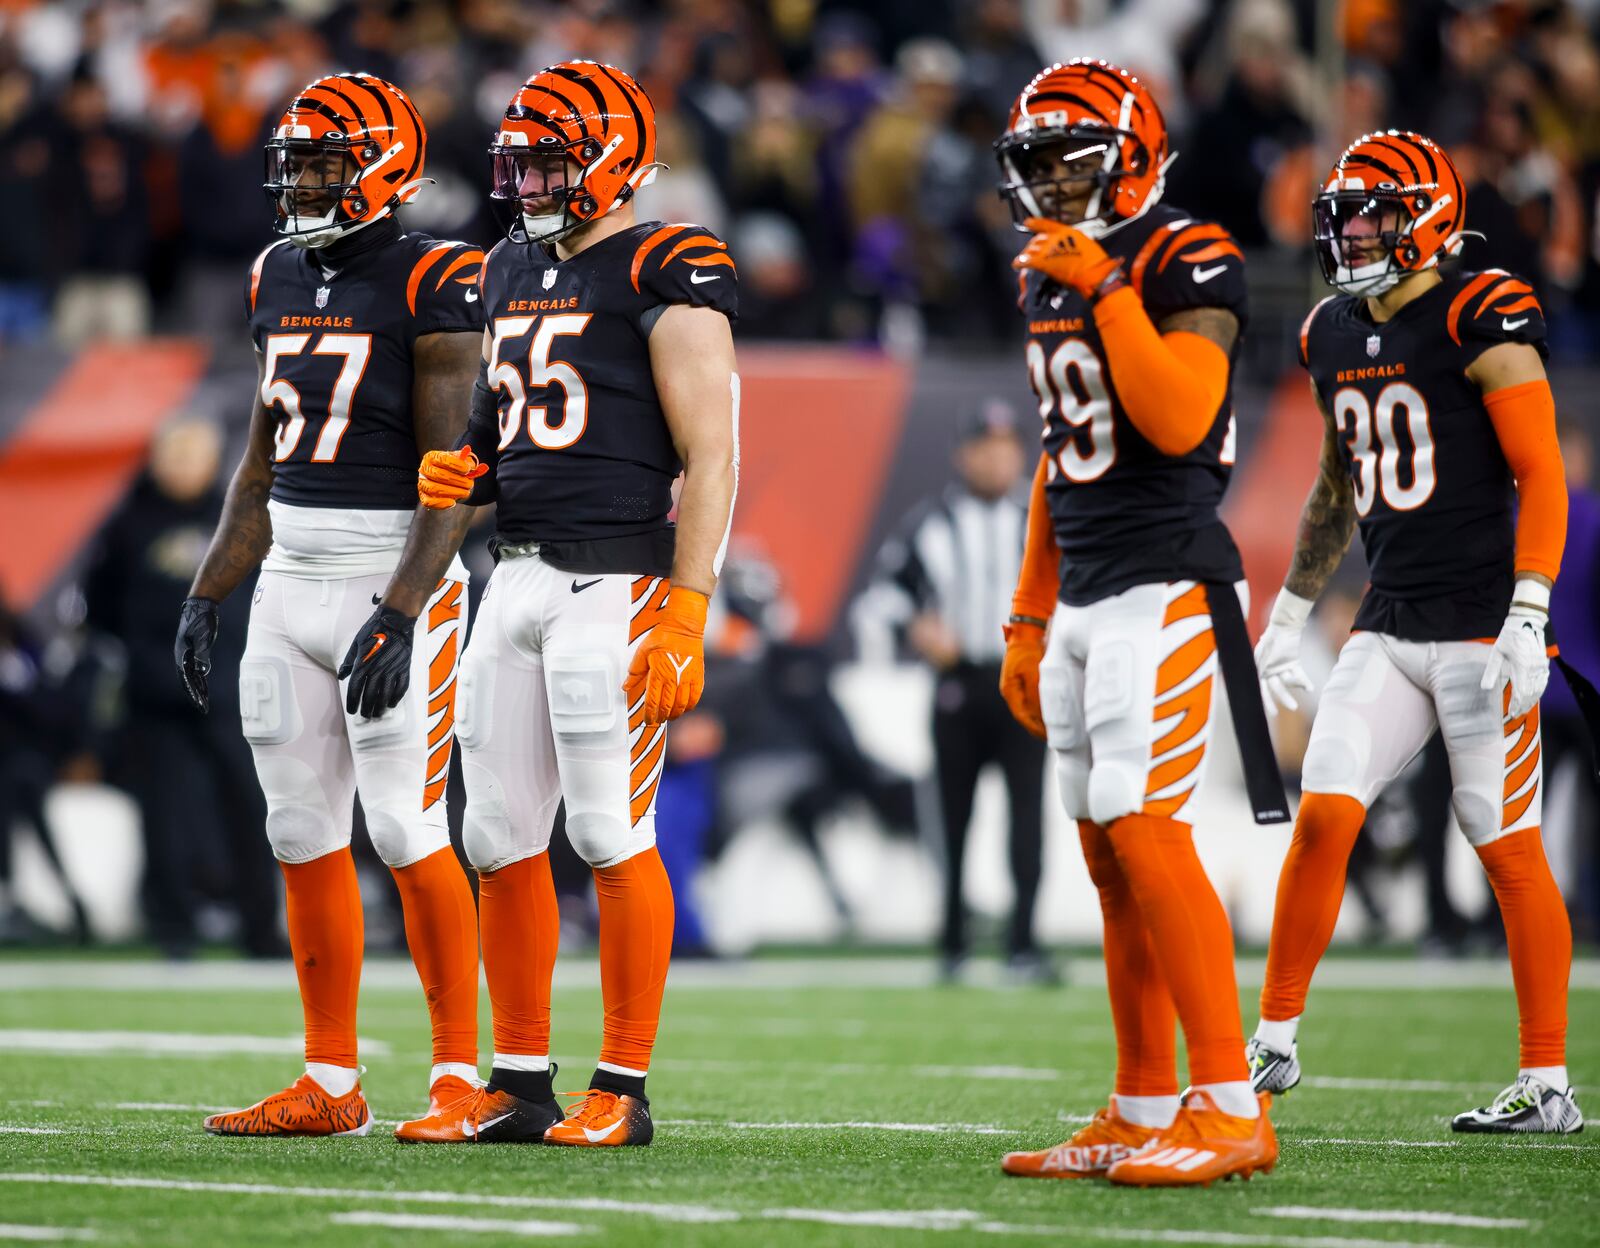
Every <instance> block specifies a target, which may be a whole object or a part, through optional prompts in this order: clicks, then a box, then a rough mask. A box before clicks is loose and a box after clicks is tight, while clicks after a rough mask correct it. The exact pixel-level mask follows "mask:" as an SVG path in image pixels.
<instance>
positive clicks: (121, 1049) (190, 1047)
mask: <svg viewBox="0 0 1600 1248" xmlns="http://www.w3.org/2000/svg"><path fill="white" fill-rule="evenodd" d="M356 1043H357V1044H358V1045H359V1046H360V1049H361V1052H362V1053H363V1054H364V1055H366V1056H370V1057H388V1056H389V1055H390V1049H389V1046H388V1045H387V1044H385V1043H384V1042H383V1041H381V1040H369V1039H366V1038H364V1037H363V1038H361V1039H359V1040H358V1041H357V1042H356ZM304 1052H305V1037H303V1036H229V1035H206V1034H202V1033H199V1032H191V1031H77V1030H72V1029H68V1028H56V1029H53V1030H44V1029H40V1028H31V1027H11V1028H4V1029H0V1053H48V1054H50V1055H51V1056H53V1057H61V1056H67V1055H70V1056H72V1057H237V1056H239V1055H241V1054H270V1055H274V1056H277V1055H283V1054H292V1055H293V1056H295V1057H299V1056H300V1055H301V1054H303V1053H304Z"/></svg>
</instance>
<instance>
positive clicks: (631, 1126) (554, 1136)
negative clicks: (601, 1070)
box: [544, 1088, 656, 1148]
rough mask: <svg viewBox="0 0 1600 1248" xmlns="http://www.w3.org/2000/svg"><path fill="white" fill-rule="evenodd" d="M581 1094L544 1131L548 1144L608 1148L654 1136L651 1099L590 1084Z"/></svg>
mask: <svg viewBox="0 0 1600 1248" xmlns="http://www.w3.org/2000/svg"><path fill="white" fill-rule="evenodd" d="M563 1095H567V1094H565V1093H564V1094H563ZM574 1095H576V1094H574ZM582 1095H583V1099H582V1100H581V1101H579V1102H578V1103H577V1104H576V1105H574V1106H572V1107H571V1110H570V1112H569V1113H568V1114H567V1117H566V1119H565V1120H564V1121H562V1122H558V1123H557V1124H556V1125H555V1126H553V1127H551V1128H550V1129H549V1130H548V1131H546V1132H545V1133H544V1142H545V1143H546V1144H564V1145H567V1146H569V1147H573V1148H607V1147H612V1146H615V1145H619V1144H648V1143H649V1142H650V1141H651V1139H653V1138H654V1136H655V1130H656V1129H655V1124H654V1123H652V1122H651V1121H650V1102H648V1101H646V1100H644V1099H642V1098H640V1097H636V1096H621V1095H619V1094H618V1093H616V1092H607V1091H605V1090H603V1089H601V1088H590V1089H589V1090H588V1091H587V1092H585V1093H583V1094H582Z"/></svg>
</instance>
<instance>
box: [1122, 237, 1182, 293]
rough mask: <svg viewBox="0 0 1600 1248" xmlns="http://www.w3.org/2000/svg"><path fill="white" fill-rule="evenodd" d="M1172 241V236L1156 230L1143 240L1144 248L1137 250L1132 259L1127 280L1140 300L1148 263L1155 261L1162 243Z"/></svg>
mask: <svg viewBox="0 0 1600 1248" xmlns="http://www.w3.org/2000/svg"><path fill="white" fill-rule="evenodd" d="M1171 241H1172V235H1171V234H1170V233H1169V232H1168V231H1166V230H1157V231H1156V232H1155V233H1153V234H1152V235H1150V237H1149V238H1147V239H1145V240H1144V246H1142V247H1140V248H1139V254H1138V255H1136V256H1135V257H1134V258H1133V267H1132V268H1131V269H1129V271H1128V280H1129V281H1130V282H1132V283H1133V291H1134V293H1135V294H1136V295H1138V296H1139V297H1140V298H1143V297H1144V271H1145V269H1146V268H1147V267H1148V266H1149V264H1150V261H1152V260H1153V259H1155V255H1156V252H1158V251H1160V250H1161V245H1162V244H1163V243H1168V242H1171Z"/></svg>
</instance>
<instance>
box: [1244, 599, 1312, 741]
mask: <svg viewBox="0 0 1600 1248" xmlns="http://www.w3.org/2000/svg"><path fill="white" fill-rule="evenodd" d="M1311 605H1312V604H1311V599H1309V598H1302V597H1300V595H1299V594H1292V593H1290V592H1289V591H1288V590H1287V589H1283V590H1279V591H1278V597H1277V600H1276V601H1275V602H1273V604H1272V614H1271V615H1270V616H1268V617H1267V631H1266V632H1264V633H1262V634H1261V640H1260V641H1258V642H1256V673H1257V675H1258V676H1259V677H1260V678H1261V703H1262V705H1263V706H1265V707H1266V708H1267V714H1268V715H1270V716H1272V717H1273V718H1274V719H1276V718H1277V716H1278V707H1280V706H1281V707H1283V708H1284V709H1285V710H1290V711H1294V710H1299V709H1300V704H1299V703H1298V702H1296V701H1295V700H1294V695H1293V694H1292V693H1290V692H1289V690H1291V689H1305V690H1308V691H1309V690H1310V688H1311V677H1309V676H1307V675H1306V669H1305V668H1303V667H1302V666H1300V638H1301V636H1302V634H1304V633H1305V631H1306V620H1307V619H1308V618H1309V617H1310V615H1311Z"/></svg>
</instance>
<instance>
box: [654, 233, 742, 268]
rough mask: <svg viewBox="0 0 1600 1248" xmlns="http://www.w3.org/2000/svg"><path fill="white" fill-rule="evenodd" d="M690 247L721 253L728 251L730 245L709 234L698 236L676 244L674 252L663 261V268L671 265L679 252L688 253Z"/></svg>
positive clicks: (669, 253)
mask: <svg viewBox="0 0 1600 1248" xmlns="http://www.w3.org/2000/svg"><path fill="white" fill-rule="evenodd" d="M690 247H715V248H717V249H718V250H719V251H727V250H728V244H727V243H725V242H723V241H722V240H721V239H720V238H713V237H712V236H711V235H709V234H696V235H694V237H692V238H685V239H682V240H680V241H679V242H677V243H675V244H674V245H673V248H672V250H671V251H669V252H667V254H666V257H665V258H664V259H663V260H662V261H661V266H662V268H665V267H666V266H667V265H669V264H671V263H672V261H673V259H674V258H675V257H676V256H677V255H678V253H679V252H682V251H687V250H688V249H689V248H690Z"/></svg>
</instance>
